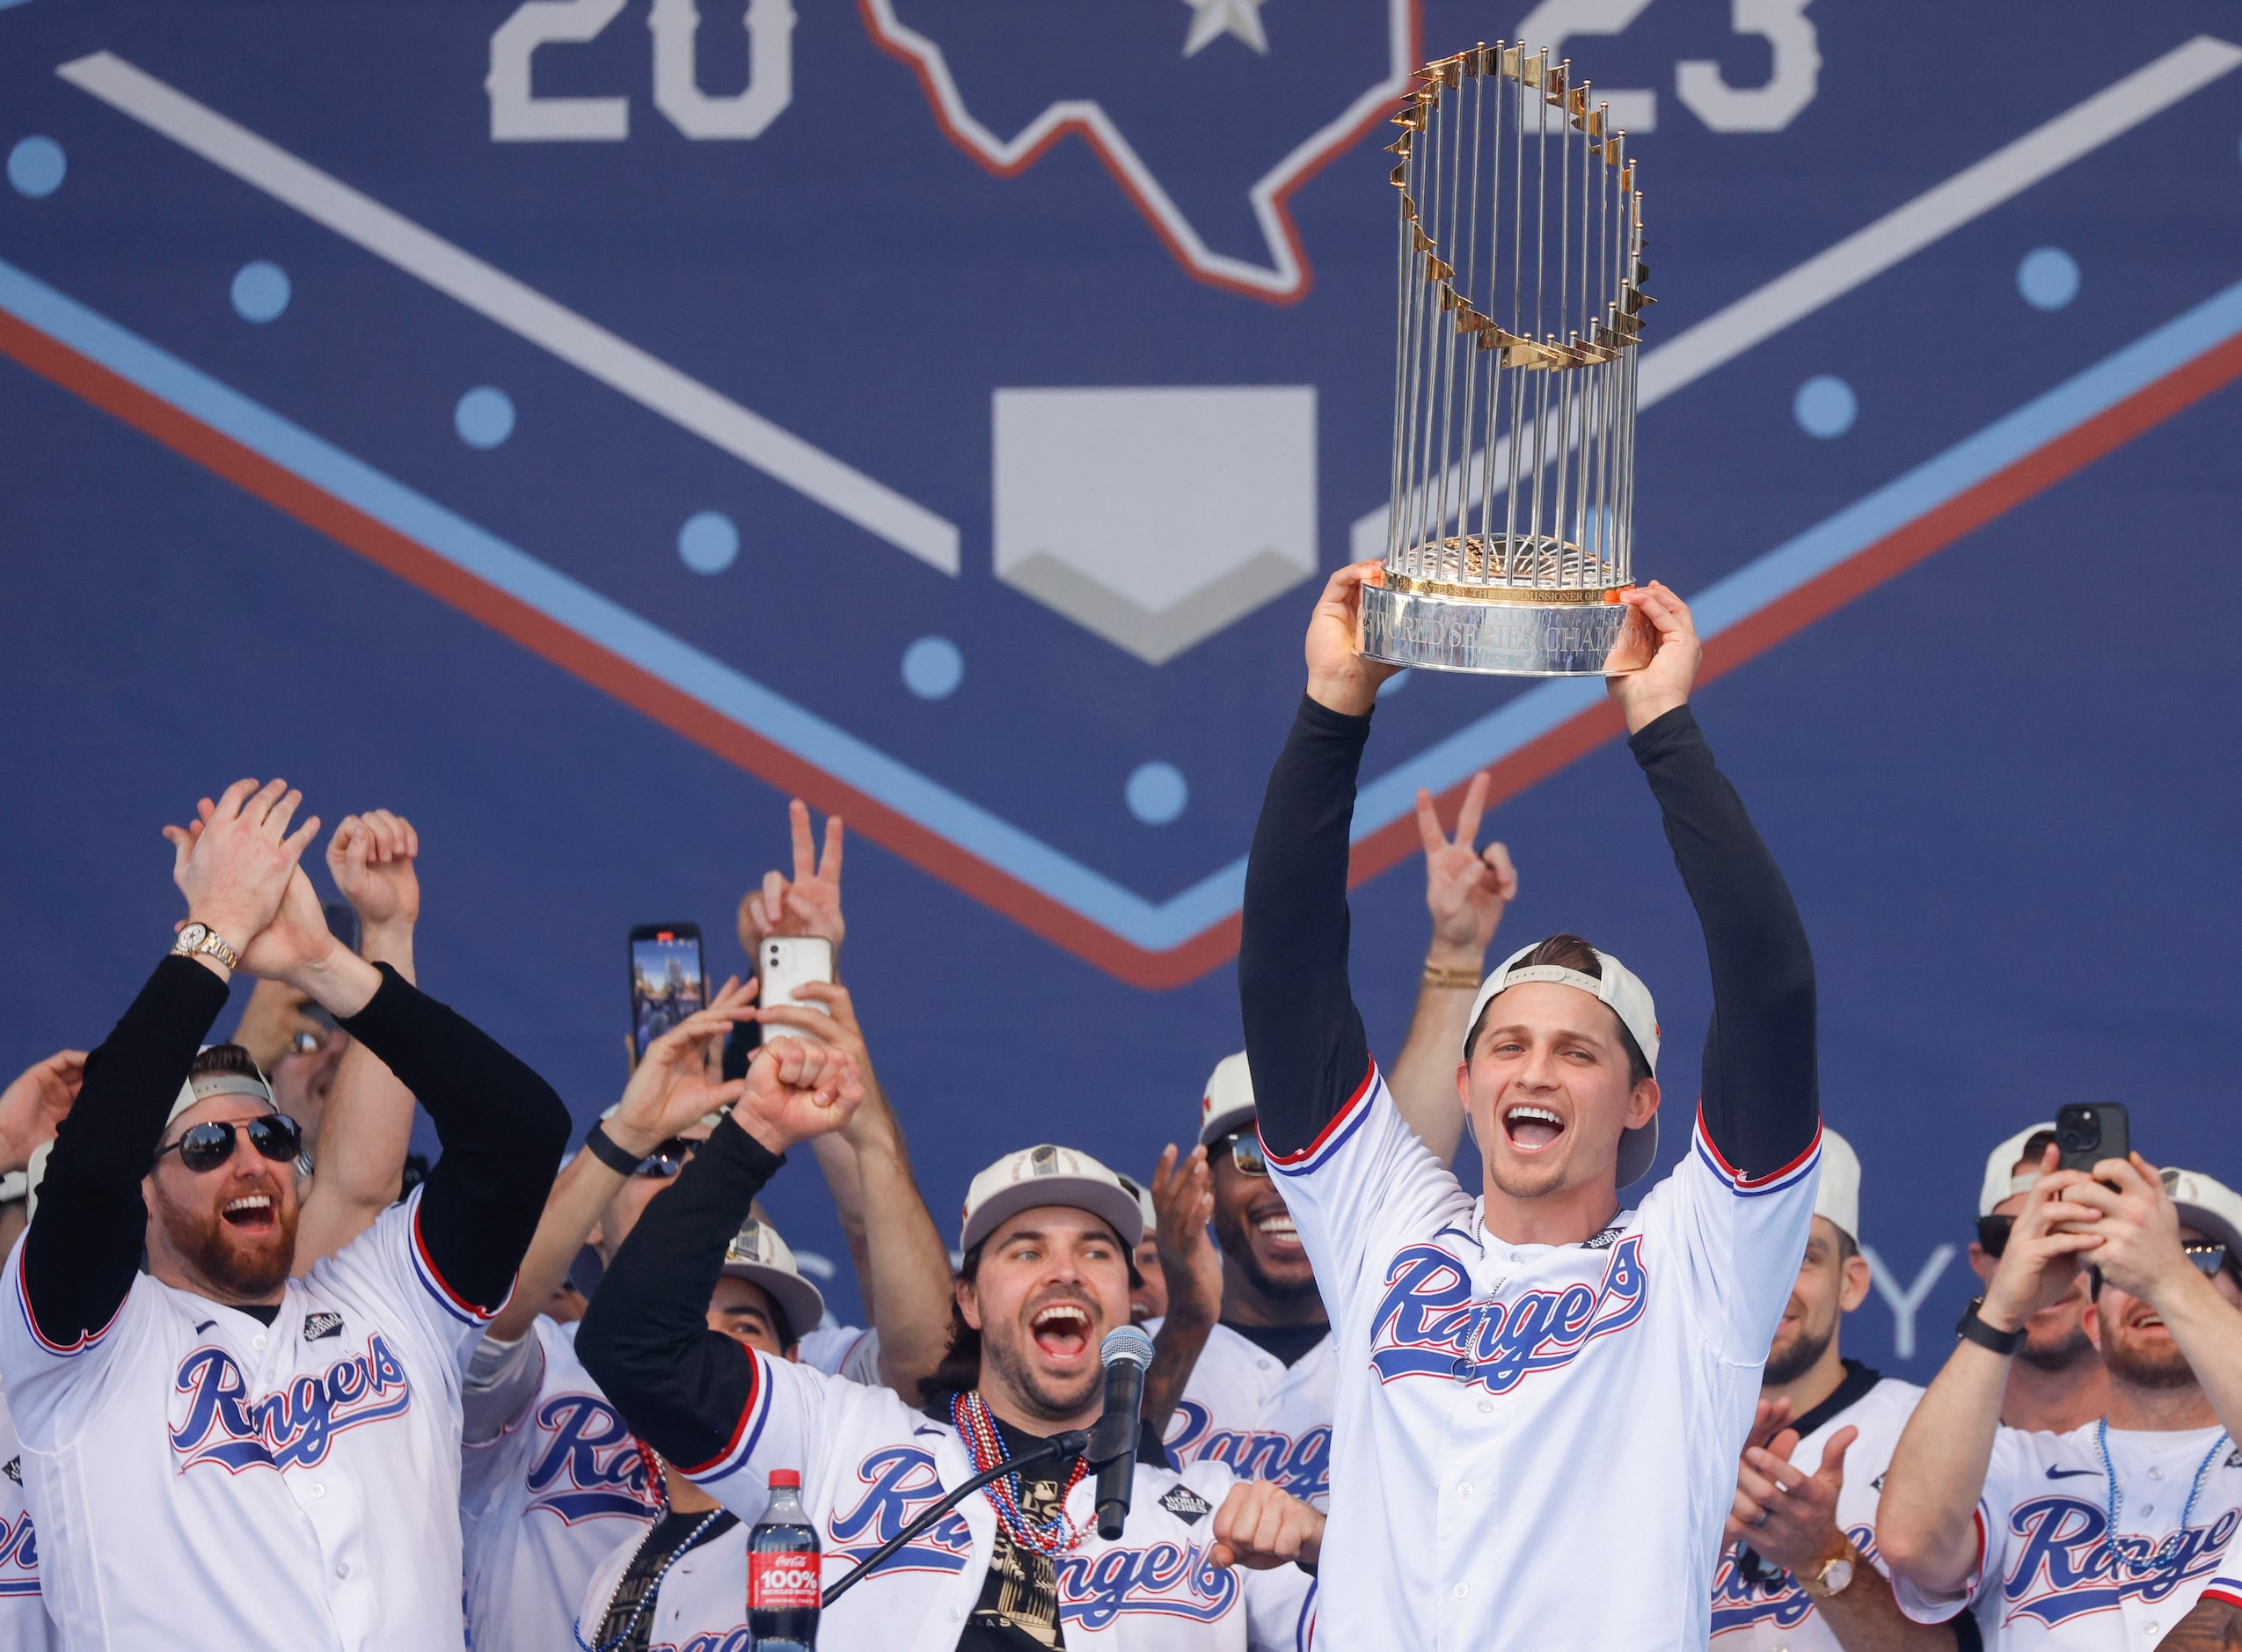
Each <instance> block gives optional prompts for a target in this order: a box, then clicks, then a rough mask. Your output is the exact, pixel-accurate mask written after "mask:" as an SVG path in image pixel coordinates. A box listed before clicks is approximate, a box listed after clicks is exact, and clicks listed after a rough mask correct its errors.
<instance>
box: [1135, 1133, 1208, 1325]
mask: <svg viewBox="0 0 2242 1652" xmlns="http://www.w3.org/2000/svg"><path fill="white" fill-rule="evenodd" d="M1152 1209H1153V1211H1154V1213H1155V1214H1156V1215H1158V1217H1159V1230H1158V1239H1159V1246H1160V1273H1161V1276H1163V1277H1164V1278H1165V1280H1166V1282H1167V1287H1168V1318H1170V1319H1176V1320H1180V1321H1182V1322H1183V1323H1185V1324H1187V1325H1195V1326H1208V1327H1211V1326H1212V1325H1213V1324H1214V1323H1215V1321H1216V1319H1219V1318H1220V1317H1221V1316H1222V1311H1223V1254H1222V1252H1221V1250H1220V1249H1219V1248H1217V1247H1216V1244H1215V1241H1214V1239H1213V1238H1212V1237H1211V1236H1210V1235H1209V1233H1208V1232H1207V1224H1208V1223H1209V1222H1211V1221H1213V1220H1214V1219H1215V1182H1214V1173H1213V1172H1212V1171H1211V1170H1209V1167H1208V1165H1207V1150H1206V1149H1205V1148H1203V1147H1194V1148H1193V1149H1192V1150H1191V1151H1190V1153H1189V1154H1188V1155H1187V1157H1186V1158H1185V1159H1183V1162H1182V1163H1180V1164H1179V1163H1177V1162H1176V1147H1175V1144H1174V1143H1172V1142H1171V1143H1169V1144H1168V1145H1167V1147H1166V1149H1165V1151H1163V1152H1162V1153H1161V1154H1160V1162H1159V1163H1158V1165H1155V1166H1153V1167H1152Z"/></svg>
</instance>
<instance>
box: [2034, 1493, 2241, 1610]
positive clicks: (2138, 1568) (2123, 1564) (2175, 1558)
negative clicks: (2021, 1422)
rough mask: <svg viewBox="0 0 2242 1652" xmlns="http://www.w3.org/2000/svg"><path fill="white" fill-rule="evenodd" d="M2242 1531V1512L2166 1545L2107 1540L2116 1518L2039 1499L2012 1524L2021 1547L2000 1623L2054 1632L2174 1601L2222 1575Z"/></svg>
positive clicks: (2068, 1501)
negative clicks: (2076, 1621)
mask: <svg viewBox="0 0 2242 1652" xmlns="http://www.w3.org/2000/svg"><path fill="white" fill-rule="evenodd" d="M2238 1525H2242V1510H2236V1509H2227V1510H2226V1511H2225V1512H2224V1513H2223V1514H2221V1515H2220V1516H2219V1517H2217V1518H2216V1520H2214V1521H2212V1522H2211V1524H2209V1525H2204V1526H2189V1527H2187V1529H2186V1530H2185V1531H2175V1532H2170V1533H2167V1534H2166V1535H2165V1537H2164V1538H2162V1539H2149V1538H2143V1537H2134V1536H2130V1535H2129V1534H2126V1533H2123V1532H2121V1533H2120V1534H2119V1535H2118V1536H2117V1537H2116V1538H2115V1539H2111V1538H2110V1537H2109V1536H2108V1529H2109V1517H2108V1515H2107V1513H2106V1512H2105V1511H2104V1509H2102V1508H2101V1507H2100V1505H2099V1504H2097V1503H2092V1502H2086V1501H2085V1499H2083V1498H2078V1497H2034V1498H2032V1499H2031V1500H2030V1501H2028V1502H2021V1503H2019V1504H2018V1505H2017V1506H2016V1509H2015V1511H2014V1512H2013V1513H2012V1514H2011V1515H2010V1516H2009V1531H2011V1532H2012V1533H2013V1534H2014V1536H2015V1537H2016V1538H2017V1539H2019V1545H2018V1547H2017V1549H2016V1558H2015V1560H2014V1561H2012V1563H2011V1564H2010V1566H2009V1570H2008V1575H2007V1576H2006V1577H2005V1578H2004V1579H2003V1580H2002V1582H2001V1619H2002V1621H2003V1622H2004V1623H2009V1622H2013V1621H2014V1620H2015V1619H2019V1618H2034V1619H2038V1620H2039V1621H2040V1622H2041V1623H2043V1624H2046V1625H2048V1626H2049V1627H2053V1626H2055V1625H2056V1624H2059V1623H2063V1622H2064V1621H2066V1620H2067V1619H2071V1618H2077V1617H2081V1616H2083V1615H2085V1613H2087V1612H2107V1611H2109V1610H2110V1609H2111V1608H2112V1607H2114V1606H2117V1605H2120V1604H2123V1603H2124V1602H2125V1601H2128V1600H2139V1601H2143V1602H2147V1603H2153V1602H2156V1601H2159V1600H2164V1599H2167V1598H2169V1597H2171V1595H2172V1594H2173V1591H2174V1590H2178V1589H2179V1588H2180V1585H2182V1584H2183V1583H2192V1582H2194V1581H2195V1579H2197V1578H2202V1577H2208V1576H2209V1575H2211V1574H2212V1573H2213V1572H2215V1571H2216V1570H2217V1569H2218V1563H2219V1561H2220V1559H2221V1557H2223V1556H2224V1554H2225V1553H2226V1545H2227V1540H2228V1539H2230V1538H2231V1537H2232V1536H2233V1535H2234V1530H2235V1528H2236V1527H2237V1526H2238Z"/></svg>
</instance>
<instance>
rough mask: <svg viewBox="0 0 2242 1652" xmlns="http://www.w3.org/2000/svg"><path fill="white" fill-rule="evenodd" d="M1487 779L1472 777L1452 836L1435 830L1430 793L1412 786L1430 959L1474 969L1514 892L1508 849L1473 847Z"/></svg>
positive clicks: (1514, 875)
mask: <svg viewBox="0 0 2242 1652" xmlns="http://www.w3.org/2000/svg"><path fill="white" fill-rule="evenodd" d="M1488 783H1489V782H1488V777H1487V775H1486V772H1485V771H1481V772H1479V773H1478V774H1475V775H1473V776H1472V784H1471V785H1470V786H1468V787H1467V788H1465V790H1464V807H1463V808H1462V810H1461V811H1460V812H1458V814H1457V817H1456V836H1455V837H1449V836H1448V835H1447V833H1445V832H1443V831H1442V830H1441V829H1440V814H1439V811H1438V810H1436V809H1435V808H1434V806H1433V794H1432V793H1430V792H1428V791H1426V790H1425V789H1424V788H1423V787H1421V786H1420V787H1419V788H1418V790H1417V835H1418V837H1420V838H1421V839H1422V840H1423V842H1424V845H1425V905H1426V907H1427V909H1428V910H1430V911H1431V913H1432V918H1433V947H1432V950H1433V952H1434V954H1436V955H1435V956H1434V957H1432V958H1431V959H1429V960H1428V961H1430V962H1434V963H1447V962H1450V961H1455V962H1456V963H1457V966H1458V967H1461V968H1471V969H1477V968H1478V967H1479V962H1480V961H1481V960H1482V959H1483V958H1484V957H1485V956H1486V949H1487V943H1488V942H1489V941H1492V940H1493V939H1494V932H1495V929H1496V927H1497V926H1498V925H1501V922H1502V914H1503V910H1504V909H1505V908H1507V907H1508V905H1509V904H1510V903H1511V902H1512V901H1514V900H1515V899H1517V896H1518V872H1517V868H1516V867H1515V866H1512V865H1511V864H1510V851H1509V850H1508V849H1507V848H1505V847H1504V846H1503V845H1502V844H1499V843H1498V844H1488V845H1487V846H1486V848H1485V849H1479V848H1476V847H1474V845H1475V844H1477V843H1478V842H1479V818H1480V816H1481V815H1482V814H1484V813H1485V811H1486V793H1487V786H1488Z"/></svg>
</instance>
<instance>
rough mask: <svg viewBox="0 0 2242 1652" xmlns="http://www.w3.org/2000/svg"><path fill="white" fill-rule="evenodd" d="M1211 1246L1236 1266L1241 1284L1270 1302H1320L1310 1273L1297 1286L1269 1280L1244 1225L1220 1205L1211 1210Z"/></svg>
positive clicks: (1287, 1305) (1290, 1303) (1292, 1303)
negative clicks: (1213, 1215)
mask: <svg viewBox="0 0 2242 1652" xmlns="http://www.w3.org/2000/svg"><path fill="white" fill-rule="evenodd" d="M1215 1243H1216V1244H1217V1245H1219V1246H1221V1247H1222V1253H1223V1255H1224V1256H1226V1257H1228V1258H1229V1259H1230V1260H1231V1261H1233V1262H1236V1263H1237V1264H1238V1272H1239V1273H1241V1274H1244V1275H1245V1283H1248V1284H1250V1285H1252V1287H1253V1289H1254V1290H1258V1291H1260V1293H1261V1295H1262V1296H1263V1297H1266V1298H1267V1299H1268V1300H1269V1301H1270V1302H1272V1303H1275V1304H1279V1305H1283V1306H1286V1307H1290V1306H1292V1305H1295V1304H1297V1303H1302V1302H1305V1301H1307V1300H1308V1299H1309V1298H1311V1297H1314V1298H1315V1299H1316V1300H1317V1301H1318V1302H1319V1303H1320V1302H1321V1301H1322V1297H1321V1295H1320V1293H1319V1292H1318V1290H1317V1289H1316V1276H1315V1275H1314V1274H1313V1273H1311V1274H1309V1276H1307V1277H1306V1278H1305V1279H1304V1280H1300V1281H1298V1282H1297V1283H1295V1282H1293V1281H1290V1280H1284V1279H1275V1278H1272V1277H1271V1276H1270V1275H1269V1271H1268V1269H1267V1268H1264V1267H1263V1266H1262V1265H1261V1259H1260V1255H1259V1254H1256V1253H1255V1251H1254V1249H1253V1236H1252V1233H1250V1232H1247V1231H1246V1227H1245V1222H1244V1221H1243V1220H1242V1219H1240V1218H1239V1217H1238V1216H1237V1215H1236V1214H1234V1213H1233V1212H1231V1210H1226V1209H1224V1208H1223V1206H1221V1205H1216V1207H1215Z"/></svg>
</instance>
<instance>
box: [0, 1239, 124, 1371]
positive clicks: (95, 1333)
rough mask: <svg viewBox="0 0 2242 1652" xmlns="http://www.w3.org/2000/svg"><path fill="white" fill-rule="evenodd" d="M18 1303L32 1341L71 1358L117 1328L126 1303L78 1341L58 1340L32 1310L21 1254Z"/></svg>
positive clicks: (17, 1286)
mask: <svg viewBox="0 0 2242 1652" xmlns="http://www.w3.org/2000/svg"><path fill="white" fill-rule="evenodd" d="M131 1299H132V1293H131V1292H130V1291H129V1290H128V1291H127V1292H126V1293H125V1300H126V1301H127V1302H129V1301H130V1300H131ZM16 1304H17V1305H18V1307H20V1308H21V1309H22V1310H23V1315H24V1325H25V1327H26V1328H27V1329H28V1330H29V1331H30V1332H31V1336H32V1341H34V1342H37V1343H38V1344H39V1345H40V1347H41V1348H43V1349H46V1350H47V1352H48V1353H49V1354H53V1355H55V1356H57V1357H58V1358H62V1359H69V1358H71V1357H73V1356H76V1355H79V1354H83V1353H84V1352H85V1351H86V1349H90V1348H91V1347H92V1346H93V1345H94V1344H95V1343H97V1342H99V1341H100V1340H101V1339H102V1338H103V1337H105V1336H106V1335H108V1334H109V1333H110V1332H111V1331H112V1330H113V1329H115V1328H116V1324H117V1321H118V1320H119V1319H120V1318H122V1317H123V1315H124V1312H125V1305H124V1303H123V1302H120V1303H119V1304H118V1305H117V1311H116V1312H114V1313H113V1314H111V1315H110V1316H109V1318H108V1319H107V1320H106V1322H105V1323H104V1324H102V1325H100V1326H99V1327H96V1328H95V1329H93V1330H91V1331H85V1332H82V1333H80V1334H79V1336H78V1338H77V1341H73V1342H57V1341H55V1339H54V1338H53V1337H51V1336H49V1335H47V1333H46V1332H44V1331H42V1330H40V1328H39V1316H38V1315H37V1314H35V1313H33V1312H32V1311H31V1287H30V1286H29V1285H27V1284H26V1283H24V1268H23V1260H22V1257H21V1256H20V1254H19V1255H18V1258H17V1261H16Z"/></svg>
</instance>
